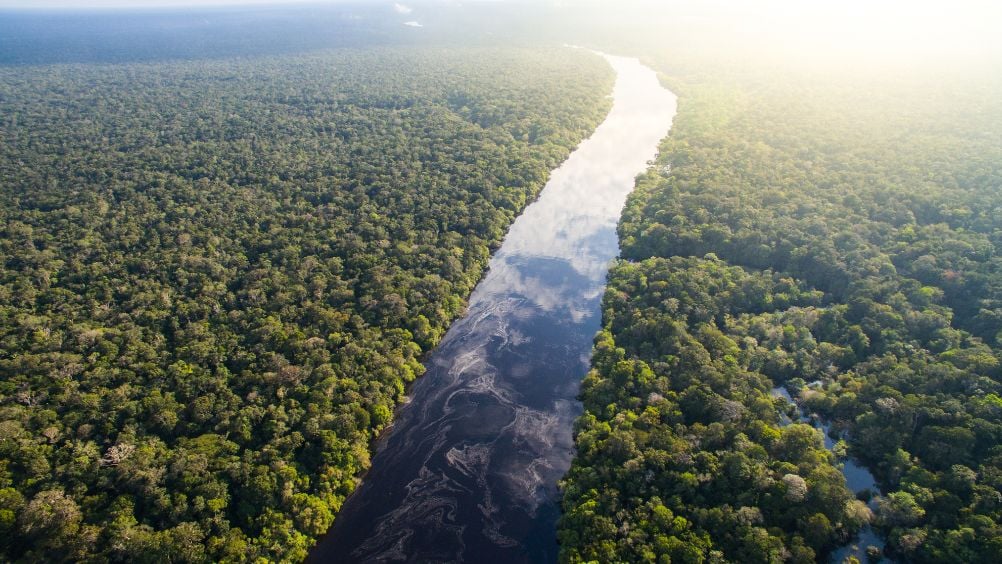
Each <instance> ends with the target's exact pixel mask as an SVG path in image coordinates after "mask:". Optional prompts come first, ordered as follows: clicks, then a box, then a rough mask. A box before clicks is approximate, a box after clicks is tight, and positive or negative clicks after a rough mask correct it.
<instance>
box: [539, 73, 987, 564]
mask: <svg viewBox="0 0 1002 564" xmlns="http://www.w3.org/2000/svg"><path fill="white" fill-rule="evenodd" d="M649 61H650V63H651V64H653V65H656V67H657V68H658V69H660V70H661V71H662V72H663V73H664V74H663V75H662V79H663V81H664V82H665V83H666V84H668V85H669V86H670V87H671V88H672V89H673V90H674V91H675V92H677V93H678V94H679V96H680V101H679V113H678V115H677V116H676V120H675V124H674V126H673V129H672V134H671V136H670V138H669V139H667V140H665V141H664V143H663V145H662V148H661V151H660V156H659V158H658V159H657V162H656V163H655V164H654V166H653V167H652V168H651V169H650V170H649V171H648V172H647V173H646V174H644V175H642V176H641V177H640V178H638V181H637V188H636V191H635V192H634V193H633V195H632V196H631V198H630V199H629V201H628V203H627V206H626V209H625V210H624V214H623V217H622V219H621V222H620V225H619V235H620V243H621V247H622V258H621V259H620V260H619V261H618V262H617V263H616V264H615V265H614V266H613V268H612V270H611V272H610V275H609V286H608V289H607V292H606V294H605V297H604V305H603V330H602V331H601V332H600V333H599V335H598V336H597V337H596V340H595V352H594V357H593V361H592V371H591V372H590V373H589V374H588V376H587V377H586V378H585V380H584V382H583V385H582V392H581V397H582V400H583V402H584V407H585V413H584V415H583V416H582V417H581V418H580V419H579V420H578V422H577V424H576V428H575V433H576V444H577V449H578V452H577V457H576V459H575V461H574V463H573V466H572V468H571V471H570V473H569V474H568V475H567V477H566V478H565V480H564V481H563V483H562V488H563V491H564V499H563V508H564V516H563V517H562V520H561V522H560V525H559V529H560V530H559V540H560V542H561V554H560V558H561V561H563V562H582V561H593V562H745V563H747V562H805V563H806V562H814V561H826V560H827V558H828V555H829V554H830V553H831V552H832V550H833V549H834V548H836V547H837V546H840V545H842V544H844V543H845V542H847V541H848V540H849V539H851V538H852V535H853V534H854V533H855V532H856V531H857V530H858V529H859V528H860V527H861V526H863V525H864V524H866V523H870V524H871V525H872V526H873V527H874V528H875V529H876V530H877V531H878V532H879V533H880V534H881V535H883V536H884V537H885V538H886V540H887V545H886V547H885V550H884V552H883V554H881V553H880V551H879V550H877V551H871V552H870V553H869V554H868V558H869V559H870V560H872V561H879V560H881V559H882V558H884V557H889V558H893V559H894V560H896V561H900V562H922V563H925V562H930V563H931V562H943V563H946V562H968V563H986V564H987V563H990V562H998V561H999V558H1000V555H1002V364H1000V363H1002V256H1000V253H1002V129H1000V124H1002V103H1000V102H999V101H1000V100H1002V83H1000V82H999V80H998V78H999V77H998V76H997V74H998V73H997V72H994V73H993V72H992V71H991V70H989V69H979V71H980V72H977V73H965V72H960V71H959V70H958V71H957V72H954V73H950V72H945V73H941V74H938V75H935V76H932V75H930V74H928V73H926V74H921V73H912V74H909V73H903V72H898V73H889V74H887V75H883V76H881V75H880V74H878V73H874V74H866V73H863V72H856V73H840V72H831V73H827V74H826V73H823V72H817V71H816V69H812V70H811V71H810V72H806V71H804V70H803V69H792V68H771V69H768V68H765V65H761V66H746V67H743V68H741V67H736V66H735V67H725V66H724V65H720V66H718V67H708V66H701V65H690V64H685V61H682V60H680V58H679V57H671V56H657V57H655V56H651V57H650V58H649ZM777 386H782V387H785V388H786V390H787V391H789V393H790V394H791V395H792V396H793V397H794V398H795V399H796V401H797V403H798V404H799V406H800V407H801V409H803V410H805V411H806V412H807V413H809V414H811V415H812V417H813V418H814V420H815V421H825V422H828V423H830V424H831V427H830V428H831V434H832V435H833V437H832V438H833V439H834V440H836V441H838V442H837V444H836V447H835V448H834V449H833V450H834V453H833V452H830V451H829V450H827V449H825V448H824V446H823V444H822V438H823V437H822V432H821V431H820V430H819V429H817V428H815V426H814V425H811V424H804V423H797V422H794V423H792V424H789V420H788V419H787V420H786V422H784V417H785V415H786V414H787V413H786V412H787V411H788V408H787V407H786V406H785V401H783V400H780V399H778V398H774V397H773V394H770V391H771V390H772V389H773V388H774V387H777ZM847 457H852V458H853V459H854V460H857V461H859V462H861V463H862V464H863V465H865V467H867V468H868V469H869V470H870V471H871V472H872V473H873V474H874V476H875V477H876V479H877V482H878V484H879V490H880V491H872V492H863V494H862V495H860V496H858V497H859V498H858V499H857V496H854V495H853V494H852V492H851V491H849V490H848V489H847V487H846V483H845V479H844V477H843V475H842V474H841V473H840V471H839V468H838V465H839V464H841V463H842V462H843V461H844V460H845V459H846V458H847ZM871 502H872V503H871ZM868 504H869V507H868ZM871 507H872V508H873V509H872V510H871Z"/></svg>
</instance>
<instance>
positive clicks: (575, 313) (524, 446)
mask: <svg viewBox="0 0 1002 564" xmlns="http://www.w3.org/2000/svg"><path fill="white" fill-rule="evenodd" d="M603 56H604V57H605V59H606V60H607V61H608V62H609V64H610V65H612V67H613V69H615V71H616V74H617V78H616V86H615V89H614V91H613V97H614V100H613V107H612V110H611V111H610V113H609V115H608V117H607V118H606V119H605V121H604V122H602V124H601V125H600V126H599V127H598V128H597V129H596V130H595V132H594V134H592V136H591V137H590V138H589V139H587V140H586V141H584V142H583V143H581V145H580V146H579V147H578V148H577V149H576V150H575V151H574V152H573V153H572V154H571V155H570V157H569V158H568V159H567V161H565V162H564V163H563V165H561V166H560V168H558V169H556V170H555V171H553V173H552V175H551V177H550V181H549V182H548V183H547V185H546V187H545V188H544V189H543V192H542V194H541V195H540V198H539V199H538V200H537V201H536V202H535V203H533V204H531V205H530V206H529V207H528V208H526V210H525V212H524V213H523V214H522V215H521V216H520V217H519V218H518V219H517V220H516V221H515V223H514V224H513V225H512V227H511V230H510V231H509V232H508V235H507V237H506V238H505V240H504V243H503V244H502V246H501V248H500V249H499V250H498V251H497V253H496V254H495V256H494V257H493V258H492V259H491V263H490V269H489V271H488V273H487V275H486V277H485V278H484V279H483V281H481V283H480V284H479V285H478V286H477V288H476V290H474V292H473V294H472V296H471V297H470V303H469V310H468V312H467V314H466V316H465V317H463V318H462V319H460V320H458V321H456V322H455V323H454V324H453V326H452V327H451V328H450V329H449V332H448V333H447V334H446V335H445V337H444V339H443V340H442V342H441V344H440V345H439V346H438V347H437V348H436V349H435V350H434V351H432V353H431V354H430V355H429V357H428V359H427V362H426V366H427V369H428V370H427V372H426V374H425V375H424V376H423V377H422V378H421V379H420V380H418V381H417V382H416V383H415V384H414V386H413V389H412V390H411V400H410V402H409V403H408V404H406V405H405V406H404V407H402V408H401V409H400V410H398V413H397V416H396V419H395V421H394V425H393V427H392V428H391V429H390V430H389V431H388V432H387V433H386V435H385V436H384V437H383V438H382V439H381V440H380V441H379V444H378V446H377V453H376V454H375V456H374V457H373V460H372V469H371V470H370V471H369V472H368V474H366V476H365V478H364V479H363V481H362V483H361V485H360V486H359V488H358V489H357V490H356V491H355V493H354V494H353V495H352V496H351V497H350V498H349V499H348V500H347V501H346V502H345V504H344V507H342V509H341V512H340V514H339V515H338V517H337V520H336V522H335V524H334V526H333V528H332V529H331V531H330V532H329V533H328V535H327V536H326V537H325V538H324V539H323V540H322V541H321V542H320V544H319V545H318V546H317V548H316V549H315V550H314V552H313V553H312V555H311V560H313V561H316V562H382V561H390V562H395V561H410V562H474V563H477V564H485V563H491V562H506V563H511V562H553V561H555V560H556V557H557V543H556V521H557V518H558V517H559V497H558V490H557V480H559V479H560V478H561V477H562V476H563V475H564V473H565V472H566V471H567V469H568V467H569V466H570V462H571V457H572V456H573V454H574V443H573V440H572V436H571V432H572V426H573V422H574V419H575V418H576V417H577V416H578V415H579V414H580V412H581V406H580V404H579V402H578V401H577V400H576V396H577V393H578V385H579V382H580V381H581V378H582V377H583V376H584V375H585V373H586V372H587V371H588V366H589V357H590V355H591V348H592V338H593V337H594V335H595V333H596V332H597V331H598V329H599V326H600V322H601V316H602V312H601V300H602V294H603V292H604V290H605V282H606V273H607V271H608V268H609V263H610V261H611V260H612V259H613V258H615V257H616V255H617V254H618V252H619V244H618V239H617V237H616V222H617V221H618V219H619V215H620V212H621V211H622V208H623V204H624V202H625V199H626V196H627V194H629V192H630V190H632V189H633V185H634V179H635V177H636V175H637V174H639V173H641V172H643V171H644V170H645V169H646V168H647V167H648V162H649V161H650V160H652V159H653V158H654V157H655V155H656V153H657V148H658V144H659V141H660V140H661V139H662V138H664V137H665V135H667V133H668V131H669V129H670V128H671V122H672V118H673V117H674V115H675V102H676V100H675V96H674V94H672V93H671V92H669V91H668V90H666V89H664V88H663V87H662V86H661V85H660V84H659V82H658V79H657V76H656V75H655V73H654V71H652V70H651V69H649V68H647V67H645V66H643V65H641V64H640V62H638V61H637V60H635V59H627V58H622V57H613V56H605V55H603Z"/></svg>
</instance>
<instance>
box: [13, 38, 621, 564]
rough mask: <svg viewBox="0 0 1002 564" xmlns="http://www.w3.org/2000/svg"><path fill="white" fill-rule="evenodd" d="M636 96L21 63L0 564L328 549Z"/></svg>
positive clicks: (251, 63)
mask: <svg viewBox="0 0 1002 564" xmlns="http://www.w3.org/2000/svg"><path fill="white" fill-rule="evenodd" d="M611 80H612V73H611V71H610V70H609V69H608V67H607V66H606V65H604V63H603V62H602V61H601V60H600V59H598V58H596V57H593V56H590V55H587V54H584V53H579V52H572V51H570V50H566V49H562V50H554V51H520V50H514V49H507V50H450V51H440V50H432V49H416V48H415V49H409V50H406V51H405V50H390V49H383V50H380V49H372V50H368V51H360V52H353V51H335V52H327V53H321V54H313V55H300V56H282V57H272V58H258V59H245V60H218V61H202V62H183V63H182V62H178V63H150V64H126V65H89V66H82V65H60V66H39V67H20V68H4V69H0V178H2V179H3V180H2V183H0V560H5V561H26V562H27V561H38V560H42V559H45V560H63V559H66V560H73V561H80V560H93V561H107V560H112V561H117V560H130V561H150V562H154V561H155V562H164V561H180V560H186V561H208V560H212V561H230V560H245V559H251V560H253V559H255V558H264V559H268V560H301V559H302V558H303V557H304V556H305V554H306V551H307V549H308V548H309V546H310V545H311V544H312V543H313V540H314V539H315V538H316V537H317V536H319V535H321V534H323V533H324V532H325V531H326V530H327V529H328V527H329V526H330V525H331V523H332V521H333V519H334V518H335V515H336V514H337V511H338V508H339V507H340V505H341V503H342V502H343V500H344V499H345V496H346V495H348V493H349V492H350V491H351V490H352V489H353V487H354V485H355V483H356V479H357V476H358V475H359V473H360V472H361V471H363V470H364V469H365V468H366V467H367V465H368V457H369V450H368V449H369V446H370V440H371V439H372V438H373V436H374V434H375V433H378V432H379V430H380V429H381V428H383V427H384V426H385V425H386V424H387V423H388V422H389V421H390V419H391V414H392V410H393V407H394V405H395V404H396V402H398V401H400V400H401V399H402V397H403V394H404V389H405V386H406V384H407V383H408V382H409V381H411V380H412V379H413V378H415V377H416V376H418V375H419V374H420V373H421V371H422V366H421V364H420V362H419V358H420V356H421V354H422V353H423V352H424V351H427V350H428V349H429V348H430V347H432V346H434V345H435V343H436V342H437V341H438V339H439V338H440V337H441V335H442V334H443V332H444V330H445V329H446V327H447V326H448V324H449V322H450V321H451V320H453V319H454V318H455V317H456V316H457V315H458V314H459V313H460V312H461V311H462V309H463V306H464V298H465V297H466V296H467V295H468V293H469V292H470V291H471V289H472V287H473V285H474V284H475V283H476V281H477V280H478V279H479V277H480V276H481V274H482V272H483V269H484V268H485V266H486V264H487V260H488V257H489V254H490V250H491V249H492V248H493V247H495V246H496V245H497V244H499V242H500V240H501V238H502V236H503V234H504V233H505V232H506V230H507V227H508V225H509V224H510V223H511V221H512V220H513V219H514V218H515V216H516V215H517V214H518V213H519V212H520V210H521V209H522V208H523V207H524V206H525V205H526V203H527V202H528V201H530V200H531V199H532V198H534V197H535V195H536V194H537V192H538V191H539V190H540V189H541V187H542V185H543V183H544V179H545V177H546V175H547V173H548V172H549V171H550V170H551V169H552V168H554V167H555V166H556V165H557V164H558V163H559V162H560V161H561V160H562V159H563V158H565V157H566V155H567V154H568V153H569V152H570V150H571V149H572V148H573V147H574V146H575V145H576V143H577V142H578V141H580V140H581V139H582V138H583V137H584V136H585V135H586V134H588V133H589V132H590V131H591V130H592V129H593V128H594V127H595V126H596V125H597V123H598V122H600V121H601V119H602V118H603V116H604V114H605V112H606V111H607V109H608V104H609V102H608V100H606V98H605V96H606V94H607V93H608V91H609V90H610V88H611Z"/></svg>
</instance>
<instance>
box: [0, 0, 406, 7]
mask: <svg viewBox="0 0 1002 564" xmlns="http://www.w3.org/2000/svg"><path fill="white" fill-rule="evenodd" d="M306 3H310V4H319V3H324V4H333V3H334V1H333V0H0V8H124V7H129V8H136V7H141V8H161V7H164V6H223V5H248V4H306ZM387 4H388V3H387Z"/></svg>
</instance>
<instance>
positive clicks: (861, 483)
mask: <svg viewBox="0 0 1002 564" xmlns="http://www.w3.org/2000/svg"><path fill="white" fill-rule="evenodd" d="M771 393H772V395H773V396H774V397H781V398H783V399H785V400H786V401H787V402H788V403H789V404H790V405H793V406H794V407H795V408H796V413H797V419H798V421H799V422H800V423H806V424H808V425H810V426H812V427H815V428H817V429H820V430H821V432H822V434H823V435H824V441H825V448H827V449H828V450H833V449H834V448H835V444H836V441H835V440H834V439H832V438H831V437H830V436H829V431H830V430H831V424H829V423H826V422H823V421H821V420H819V419H818V418H816V417H810V416H808V415H807V414H805V413H804V412H803V411H802V410H801V408H800V405H798V404H797V403H796V402H795V401H794V400H793V397H791V396H790V392H788V391H787V390H786V388H784V387H778V388H773V389H772V392H771ZM781 422H782V424H783V425H789V424H791V423H793V420H791V419H790V418H789V417H787V416H786V415H785V414H784V415H782V417H781ZM839 462H840V466H841V468H840V470H841V471H842V475H843V476H845V483H846V486H847V487H848V488H849V490H850V491H852V492H853V493H854V494H859V493H860V492H863V491H867V490H869V491H870V493H871V494H872V495H873V496H876V495H878V494H880V487H879V486H878V485H877V481H876V480H875V479H874V478H873V474H871V473H870V471H869V470H867V469H866V468H864V467H863V466H860V465H859V464H858V463H857V462H856V461H855V460H853V459H852V458H851V457H839ZM869 506H870V509H871V510H876V503H875V502H874V501H873V500H872V499H871V501H870V502H869ZM884 544H885V543H884V539H883V538H882V537H881V536H880V535H879V534H877V531H875V530H874V529H873V528H872V527H870V526H869V525H867V526H865V527H863V528H862V529H860V531H859V533H858V534H857V535H856V536H855V537H853V538H851V539H849V542H848V543H846V544H845V545H843V546H841V547H839V548H838V549H837V550H835V551H834V552H832V554H831V558H830V560H829V561H830V562H831V563H832V564H841V563H842V562H844V561H845V559H846V558H848V557H850V556H855V557H856V558H858V559H859V561H860V562H866V561H867V556H866V548H867V547H869V546H875V547H877V548H879V549H880V550H883V549H884ZM884 558H885V561H888V560H887V559H886V558H887V557H886V556H885V557H884Z"/></svg>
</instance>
